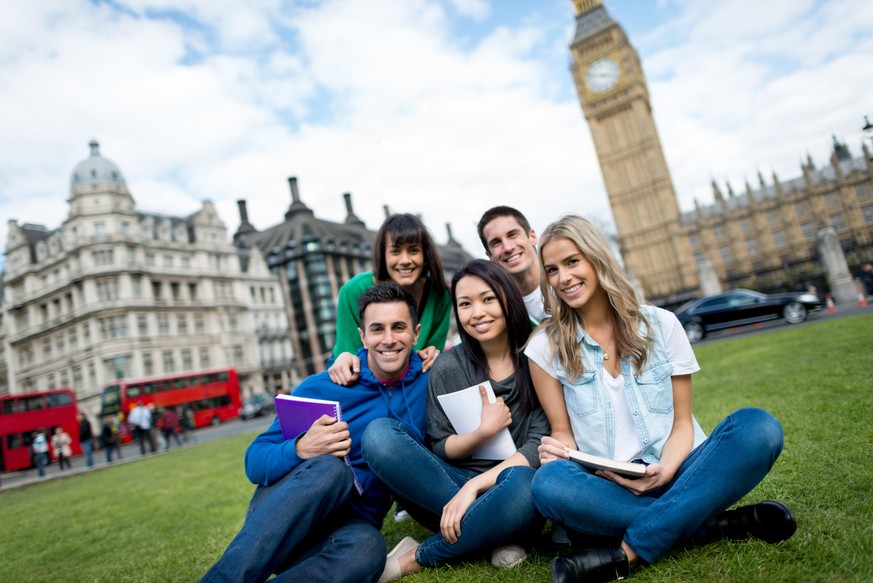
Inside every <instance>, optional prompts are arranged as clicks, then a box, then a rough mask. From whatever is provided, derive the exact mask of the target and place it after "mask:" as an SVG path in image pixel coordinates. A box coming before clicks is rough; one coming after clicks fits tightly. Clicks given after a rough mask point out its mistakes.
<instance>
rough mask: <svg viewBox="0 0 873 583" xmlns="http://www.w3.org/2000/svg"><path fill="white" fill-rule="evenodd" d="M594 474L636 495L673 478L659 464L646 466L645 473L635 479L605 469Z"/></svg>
mask: <svg viewBox="0 0 873 583" xmlns="http://www.w3.org/2000/svg"><path fill="white" fill-rule="evenodd" d="M596 474H597V475H598V476H600V477H602V478H606V479H607V480H610V481H612V482H615V483H616V484H618V485H619V486H621V487H623V488H625V489H627V490H629V491H630V492H631V493H632V494H636V495H637V496H641V495H643V494H645V493H646V492H648V491H649V490H654V489H655V488H658V487H660V486H663V485H665V484H667V483H668V482H669V481H670V480H672V479H673V475H672V474H670V475H668V473H667V472H666V471H664V468H663V467H662V466H661V464H652V465H650V466H646V475H645V476H643V477H642V478H636V479H631V478H626V477H624V476H621V475H619V474H616V473H615V472H610V471H607V470H601V471H598V472H596Z"/></svg>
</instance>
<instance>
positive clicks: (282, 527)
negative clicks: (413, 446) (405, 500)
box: [202, 283, 427, 582]
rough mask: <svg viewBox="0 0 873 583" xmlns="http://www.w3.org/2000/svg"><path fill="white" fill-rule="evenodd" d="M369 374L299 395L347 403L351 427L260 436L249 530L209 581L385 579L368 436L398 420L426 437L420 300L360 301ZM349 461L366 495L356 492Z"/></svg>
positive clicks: (384, 496) (386, 500) (378, 291)
mask: <svg viewBox="0 0 873 583" xmlns="http://www.w3.org/2000/svg"><path fill="white" fill-rule="evenodd" d="M358 307H359V315H360V319H361V326H362V329H361V330H360V333H361V340H362V341H363V344H364V346H363V348H361V349H360V350H359V351H358V357H359V358H360V360H361V363H362V365H361V376H360V379H359V380H358V382H357V383H356V384H354V385H351V386H348V387H344V386H341V385H337V384H335V383H333V382H332V381H331V380H330V377H329V376H328V374H327V373H326V372H323V373H319V374H316V375H314V376H311V377H309V378H308V379H306V380H305V381H303V382H302V383H300V385H299V386H298V387H297V389H296V390H295V391H294V395H296V396H300V397H310V398H316V399H326V400H332V401H339V402H340V405H341V407H342V417H343V421H342V422H337V421H336V419H334V418H332V417H328V416H327V415H324V416H322V417H321V418H320V419H318V420H316V421H315V422H314V423H313V424H312V426H311V427H310V428H309V430H308V431H307V432H306V433H304V434H302V435H300V436H298V437H297V438H296V439H290V440H285V439H284V438H283V437H282V430H281V428H280V427H279V421H278V419H277V420H275V421H274V422H273V424H272V425H271V426H270V427H269V429H267V430H266V431H265V432H264V433H262V434H261V435H259V436H258V437H257V438H255V441H254V442H252V444H251V445H250V446H249V448H248V450H247V451H246V456H245V469H246V475H247V476H248V478H249V480H251V481H252V482H253V483H255V484H258V487H257V489H256V490H255V493H254V495H253V496H252V500H251V502H250V503H249V508H248V512H247V514H246V520H245V523H244V524H243V527H242V530H240V532H239V534H237V536H236V537H235V538H234V539H233V541H231V543H230V545H229V546H228V547H227V550H225V551H224V554H223V555H222V557H221V559H219V560H218V562H217V563H216V564H215V565H213V567H212V568H211V569H210V570H209V571H208V572H207V573H206V575H204V577H203V579H202V581H233V582H237V581H266V580H267V578H268V577H270V575H271V574H273V573H275V574H276V578H275V579H273V580H274V581H279V582H282V581H349V582H351V581H355V582H357V581H377V580H378V579H379V576H380V575H381V574H382V570H383V568H384V566H385V554H386V551H387V549H386V546H385V540H384V539H383V538H382V534H381V533H380V532H379V530H380V529H381V527H382V519H383V518H384V516H385V513H386V512H387V510H388V507H389V506H390V505H391V498H390V494H389V492H388V490H387V489H386V488H385V486H384V485H383V484H382V482H380V481H379V480H378V479H377V478H376V476H375V475H374V474H373V473H372V472H371V471H370V468H369V467H368V466H367V464H366V462H364V459H363V455H362V454H361V441H360V439H361V435H362V434H363V433H364V429H365V428H366V426H367V424H369V423H370V422H371V421H373V420H374V419H379V418H383V417H390V418H393V419H397V420H400V421H403V422H405V423H408V424H410V425H411V426H412V427H415V428H417V429H418V430H419V431H421V433H422V437H423V433H424V426H425V414H426V400H427V399H426V395H427V374H426V373H423V372H422V370H421V359H420V358H419V357H418V355H416V354H415V352H414V351H413V350H412V348H413V346H414V345H415V342H416V340H417V338H418V332H419V328H420V327H419V324H418V315H417V313H416V307H415V299H414V298H413V297H412V296H411V295H410V294H409V293H408V292H406V291H405V290H404V289H403V288H402V287H400V286H399V285H397V284H394V283H387V284H380V285H377V286H374V287H372V288H370V289H369V290H367V291H366V292H365V293H364V294H362V295H361V297H360V299H359V301H358ZM346 455H348V457H349V460H350V461H351V464H352V466H353V468H354V473H355V476H357V478H358V481H359V482H360V484H361V486H362V487H363V494H358V492H357V490H356V489H355V488H354V479H353V475H352V471H351V470H350V469H349V467H348V466H347V465H346V464H345V463H344V461H343V458H344V456H346Z"/></svg>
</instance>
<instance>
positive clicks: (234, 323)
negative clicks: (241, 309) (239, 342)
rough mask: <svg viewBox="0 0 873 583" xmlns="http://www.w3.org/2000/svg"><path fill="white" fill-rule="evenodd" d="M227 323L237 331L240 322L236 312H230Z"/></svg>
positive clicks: (231, 329)
mask: <svg viewBox="0 0 873 583" xmlns="http://www.w3.org/2000/svg"><path fill="white" fill-rule="evenodd" d="M227 325H228V327H229V328H230V331H231V332H236V330H237V328H238V323H237V320H236V314H229V315H228V316H227Z"/></svg>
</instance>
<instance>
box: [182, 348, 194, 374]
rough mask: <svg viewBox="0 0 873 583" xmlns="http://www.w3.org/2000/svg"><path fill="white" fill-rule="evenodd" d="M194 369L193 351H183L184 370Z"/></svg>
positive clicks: (186, 349)
mask: <svg viewBox="0 0 873 583" xmlns="http://www.w3.org/2000/svg"><path fill="white" fill-rule="evenodd" d="M193 368H194V359H193V358H192V357H191V349H190V348H185V349H183V350H182V370H191V369H193Z"/></svg>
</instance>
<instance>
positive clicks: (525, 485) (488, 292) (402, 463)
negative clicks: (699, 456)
mask: <svg viewBox="0 0 873 583" xmlns="http://www.w3.org/2000/svg"><path fill="white" fill-rule="evenodd" d="M452 300H453V303H454V311H455V318H456V320H457V324H458V332H459V333H460V335H461V339H462V343H461V345H459V346H456V347H455V348H453V349H452V350H449V351H448V352H446V353H444V354H441V355H440V356H439V357H438V358H437V360H436V362H435V364H434V366H433V369H432V370H431V372H430V379H429V381H428V408H427V417H428V423H427V445H424V444H422V443H421V441H420V440H419V438H418V437H417V436H416V432H415V431H414V430H413V429H412V428H409V427H407V426H406V425H404V424H403V423H400V422H398V421H395V420H392V419H379V420H376V421H374V422H372V423H370V425H369V427H368V428H367V430H366V431H365V433H364V437H363V448H364V458H365V459H366V460H367V462H368V463H369V465H370V468H371V469H372V470H373V472H375V473H376V475H377V476H379V478H381V479H382V481H383V482H385V484H387V485H388V487H389V488H391V490H392V491H393V492H394V493H395V494H396V495H397V497H398V499H400V500H402V502H403V504H404V507H405V508H406V509H407V510H408V511H409V513H410V514H411V515H412V516H413V517H415V518H416V519H417V520H418V521H419V522H421V523H422V524H424V525H426V526H430V527H432V528H433V530H435V531H438V532H437V534H435V535H433V536H431V537H430V538H428V539H427V540H425V541H424V542H422V543H421V544H419V543H418V542H416V541H414V540H413V539H411V538H409V537H407V538H405V539H403V540H402V541H400V544H398V545H397V547H395V549H394V550H393V551H392V552H391V553H390V554H389V555H388V560H387V564H386V567H385V572H384V573H383V575H382V578H381V579H380V581H394V580H396V579H399V578H400V577H402V576H403V575H406V574H409V573H414V572H416V571H419V570H420V569H421V568H422V567H434V566H437V565H442V564H444V563H446V562H449V561H453V560H458V559H462V558H465V559H469V558H471V557H476V556H481V555H483V554H485V553H488V552H490V553H491V562H492V564H493V565H494V566H496V567H512V566H514V565H516V564H518V563H520V562H521V561H522V560H524V558H525V557H526V554H525V550H524V547H523V546H522V544H523V543H524V542H525V539H527V538H528V537H529V536H531V535H534V534H536V533H537V532H539V530H540V529H541V528H542V525H543V520H542V518H541V517H540V516H539V515H538V514H537V512H536V510H535V507H534V505H533V501H532V499H531V495H530V482H531V480H532V478H533V475H534V470H535V469H536V468H537V467H539V455H538V452H537V447H538V446H539V444H540V439H541V438H542V437H543V436H544V435H548V433H549V424H548V421H547V419H546V416H545V414H544V413H543V410H542V409H541V408H540V406H539V404H538V402H537V400H536V395H535V393H534V390H533V385H532V383H531V380H530V374H529V372H528V363H527V359H526V358H525V357H524V355H523V354H522V353H521V348H522V347H523V346H524V343H525V342H526V341H527V338H528V336H529V335H530V332H531V324H530V320H529V319H528V316H527V311H526V310H525V308H524V301H523V300H522V297H521V293H520V292H519V291H518V288H517V287H516V285H515V282H514V281H513V280H512V279H511V278H510V276H509V275H508V274H507V273H506V271H505V270H504V269H503V268H502V267H500V266H499V265H496V264H494V263H492V262H490V261H484V260H480V259H477V260H473V261H471V262H469V263H467V264H466V265H465V266H464V267H462V268H461V269H460V271H458V273H456V274H455V276H454V278H453V279H452ZM484 381H490V383H491V386H492V388H493V390H494V393H495V396H496V397H497V399H496V400H495V402H494V403H489V402H488V398H487V396H486V394H485V389H484V387H480V389H479V390H480V397H481V399H482V414H481V422H480V425H479V427H478V428H477V429H475V430H474V431H472V432H469V433H464V434H462V435H458V434H457V433H455V431H454V429H453V427H452V424H451V422H450V421H449V419H448V417H447V416H446V414H445V412H444V411H443V408H442V406H441V405H440V402H439V400H438V399H437V397H438V396H439V395H444V394H447V393H452V392H455V391H459V390H463V389H466V388H467V387H471V386H474V385H476V384H477V383H482V382H484ZM507 428H508V430H509V433H510V435H511V437H512V441H513V442H514V445H515V447H516V451H515V452H514V453H512V454H511V455H509V457H507V458H506V459H504V460H487V459H478V458H476V457H474V452H475V451H476V450H477V449H478V448H480V447H481V446H482V445H483V444H484V443H485V442H487V441H488V440H490V439H491V438H493V437H494V436H495V435H497V434H498V433H499V432H500V431H502V430H503V429H507Z"/></svg>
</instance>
